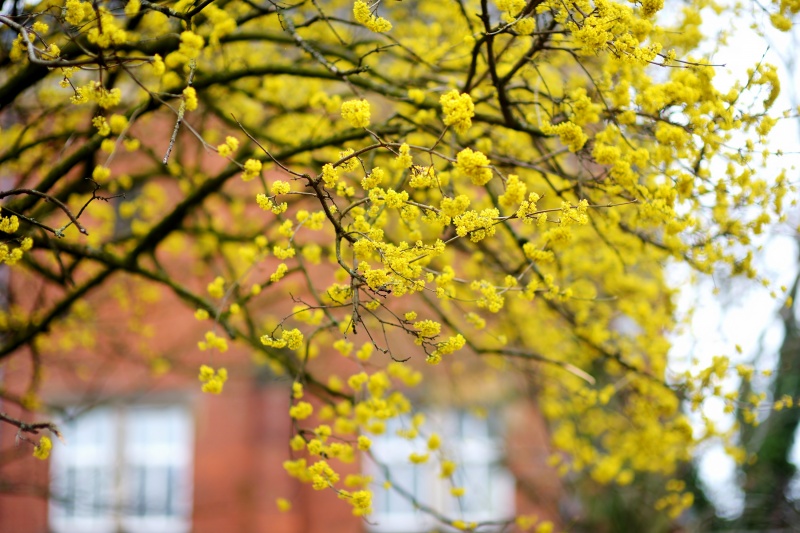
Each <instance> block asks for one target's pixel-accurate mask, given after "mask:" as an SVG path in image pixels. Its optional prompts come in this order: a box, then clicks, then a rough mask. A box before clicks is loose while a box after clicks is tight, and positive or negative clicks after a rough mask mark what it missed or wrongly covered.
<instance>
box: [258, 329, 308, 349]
mask: <svg viewBox="0 0 800 533" xmlns="http://www.w3.org/2000/svg"><path fill="white" fill-rule="evenodd" d="M303 339H304V337H303V333H302V332H301V331H300V330H299V329H297V328H295V329H285V330H283V331H282V332H281V338H280V339H274V338H272V337H270V336H269V335H263V336H262V337H261V344H263V345H264V346H269V347H270V348H287V347H288V348H289V349H290V350H295V351H296V350H299V349H300V348H302V347H303Z"/></svg>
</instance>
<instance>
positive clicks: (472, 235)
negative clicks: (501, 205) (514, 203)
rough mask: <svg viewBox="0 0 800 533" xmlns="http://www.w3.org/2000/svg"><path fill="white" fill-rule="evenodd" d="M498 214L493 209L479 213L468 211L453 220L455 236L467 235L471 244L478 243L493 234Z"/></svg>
mask: <svg viewBox="0 0 800 533" xmlns="http://www.w3.org/2000/svg"><path fill="white" fill-rule="evenodd" d="M499 216H500V212H499V211H498V210H497V209H495V208H493V207H492V208H489V209H484V210H482V211H481V212H478V211H474V210H470V211H467V212H465V213H463V214H461V215H458V216H457V217H455V218H454V219H453V224H455V226H456V234H457V235H458V236H459V237H465V236H467V235H469V240H471V241H472V242H480V241H482V240H483V239H485V238H487V237H491V236H493V235H494V234H495V232H496V231H497V229H496V228H495V224H496V219H497V217H499Z"/></svg>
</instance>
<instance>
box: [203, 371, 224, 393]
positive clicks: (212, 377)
mask: <svg viewBox="0 0 800 533" xmlns="http://www.w3.org/2000/svg"><path fill="white" fill-rule="evenodd" d="M198 378H199V379H200V382H201V383H203V387H202V390H203V392H208V393H210V394H220V393H221V392H222V386H223V385H224V384H225V382H226V381H227V380H228V371H227V370H225V369H224V368H220V369H219V370H216V371H215V370H214V369H213V368H212V367H210V366H208V365H202V366H200V375H199V376H198Z"/></svg>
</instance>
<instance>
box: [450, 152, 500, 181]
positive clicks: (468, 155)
mask: <svg viewBox="0 0 800 533" xmlns="http://www.w3.org/2000/svg"><path fill="white" fill-rule="evenodd" d="M456 168H457V169H458V170H460V171H461V172H462V173H463V174H465V175H466V176H467V177H468V178H469V179H470V180H472V183H474V184H475V185H485V184H486V183H488V182H489V180H491V179H492V169H491V168H489V158H487V157H486V156H485V155H483V154H482V153H481V152H473V151H472V150H471V149H470V148H464V149H463V150H461V151H460V152H458V155H456Z"/></svg>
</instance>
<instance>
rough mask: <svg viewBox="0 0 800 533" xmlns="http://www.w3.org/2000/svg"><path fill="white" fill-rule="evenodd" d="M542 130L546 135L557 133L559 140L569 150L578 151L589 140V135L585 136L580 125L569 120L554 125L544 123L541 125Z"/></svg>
mask: <svg viewBox="0 0 800 533" xmlns="http://www.w3.org/2000/svg"><path fill="white" fill-rule="evenodd" d="M542 131H543V132H544V133H546V134H547V135H558V137H559V139H561V142H562V143H563V144H565V145H566V146H567V147H568V148H569V151H570V152H577V151H579V150H580V149H581V148H583V146H584V145H585V144H586V141H588V140H589V137H587V136H586V133H584V131H583V129H582V128H581V127H580V126H578V125H577V124H575V123H573V122H569V121H567V122H561V123H560V124H556V125H552V124H550V123H545V124H543V125H542Z"/></svg>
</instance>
